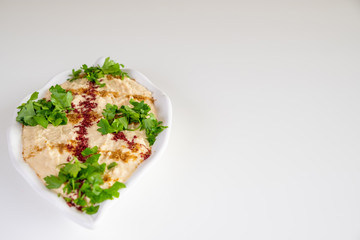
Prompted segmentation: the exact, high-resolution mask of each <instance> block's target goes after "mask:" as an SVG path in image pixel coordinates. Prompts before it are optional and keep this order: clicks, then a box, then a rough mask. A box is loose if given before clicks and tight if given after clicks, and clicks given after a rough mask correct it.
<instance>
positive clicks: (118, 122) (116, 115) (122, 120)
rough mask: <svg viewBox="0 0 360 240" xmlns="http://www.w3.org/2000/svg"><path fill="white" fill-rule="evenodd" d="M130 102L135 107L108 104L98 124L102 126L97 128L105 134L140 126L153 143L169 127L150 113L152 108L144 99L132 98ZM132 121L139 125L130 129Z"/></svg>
mask: <svg viewBox="0 0 360 240" xmlns="http://www.w3.org/2000/svg"><path fill="white" fill-rule="evenodd" d="M130 104H131V105H133V107H130V106H126V105H122V106H121V107H120V108H118V107H117V106H116V105H111V104H108V105H106V108H105V109H104V110H103V113H102V114H103V116H104V118H103V119H101V120H100V121H99V123H98V126H99V127H100V128H98V129H97V130H98V131H99V132H101V134H103V135H105V134H108V133H118V132H119V131H123V130H129V131H133V130H136V129H138V128H139V129H140V130H145V132H146V137H147V140H148V142H149V144H150V145H153V144H154V143H155V140H156V137H157V136H158V135H159V133H161V132H162V131H163V130H164V129H165V128H167V127H166V126H163V125H162V122H161V121H158V120H157V119H156V118H155V115H154V114H153V113H149V112H150V111H151V108H150V106H149V105H148V104H146V103H145V102H144V101H141V102H137V101H135V100H134V99H130ZM130 123H137V124H138V127H137V128H135V129H130V128H129V126H128V125H129V124H130Z"/></svg>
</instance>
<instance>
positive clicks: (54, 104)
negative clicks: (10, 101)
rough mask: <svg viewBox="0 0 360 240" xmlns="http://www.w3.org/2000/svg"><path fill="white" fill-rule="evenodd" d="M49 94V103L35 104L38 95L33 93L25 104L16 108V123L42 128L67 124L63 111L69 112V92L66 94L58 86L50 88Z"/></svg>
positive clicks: (70, 96) (42, 101)
mask: <svg viewBox="0 0 360 240" xmlns="http://www.w3.org/2000/svg"><path fill="white" fill-rule="evenodd" d="M50 92H51V93H52V94H51V101H46V100H45V99H40V100H38V101H36V102H35V100H36V99H37V98H38V95H39V93H38V92H34V93H33V94H32V95H31V97H30V99H29V100H28V101H27V102H26V103H24V104H22V105H21V106H19V107H18V109H20V110H19V112H18V115H17V117H16V121H18V122H20V123H22V124H23V125H26V126H36V125H41V126H42V127H44V128H47V126H48V124H49V123H51V124H52V125H54V126H58V125H65V124H67V121H68V119H67V117H66V113H65V111H67V110H71V101H72V99H73V96H72V94H71V92H67V91H66V90H65V89H63V88H61V86H60V85H56V86H53V87H51V88H50Z"/></svg>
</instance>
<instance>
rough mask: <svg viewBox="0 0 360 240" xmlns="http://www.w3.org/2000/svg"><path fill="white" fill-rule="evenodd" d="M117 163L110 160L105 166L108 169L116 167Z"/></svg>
mask: <svg viewBox="0 0 360 240" xmlns="http://www.w3.org/2000/svg"><path fill="white" fill-rule="evenodd" d="M117 165H118V164H117V162H112V163H110V164H109V165H108V166H107V169H108V170H110V169H112V168H114V167H116V166H117Z"/></svg>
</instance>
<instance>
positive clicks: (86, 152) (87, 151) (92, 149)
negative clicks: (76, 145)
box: [81, 146, 98, 157]
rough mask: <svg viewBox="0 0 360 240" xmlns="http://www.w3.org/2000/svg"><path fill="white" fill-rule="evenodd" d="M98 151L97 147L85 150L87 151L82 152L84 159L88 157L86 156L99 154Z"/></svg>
mask: <svg viewBox="0 0 360 240" xmlns="http://www.w3.org/2000/svg"><path fill="white" fill-rule="evenodd" d="M97 151H98V147H97V146H95V147H93V148H85V150H84V151H82V152H81V155H83V156H84V157H86V156H89V155H91V154H95V153H97Z"/></svg>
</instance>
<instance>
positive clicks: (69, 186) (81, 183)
mask: <svg viewBox="0 0 360 240" xmlns="http://www.w3.org/2000/svg"><path fill="white" fill-rule="evenodd" d="M97 152H98V147H97V146H94V147H93V148H86V149H85V150H84V151H82V152H81V154H82V155H83V156H85V157H87V159H86V161H85V162H84V163H82V162H80V161H79V160H78V159H77V158H76V157H74V158H73V160H72V161H71V162H68V163H64V164H61V165H60V166H61V168H60V171H59V174H58V176H54V175H50V176H47V177H45V178H44V180H45V182H46V184H47V186H46V187H47V188H49V189H56V188H60V187H61V186H62V185H63V184H64V187H63V192H64V193H67V194H72V195H71V196H72V197H64V200H65V201H66V202H69V203H72V204H74V205H75V206H77V208H78V209H81V211H83V212H85V213H87V214H95V213H96V212H97V211H98V209H99V205H98V204H99V203H101V202H103V201H105V200H108V199H114V197H115V198H117V197H119V192H118V191H119V189H121V188H124V187H126V186H125V184H123V183H120V182H115V183H114V184H113V185H112V186H110V187H109V188H108V189H104V188H102V187H101V185H103V184H104V180H103V177H104V173H105V170H106V164H105V163H102V164H99V162H98V160H99V158H100V154H98V153H97ZM115 166H116V163H114V162H113V163H111V164H109V165H108V166H107V168H108V169H111V168H113V167H115Z"/></svg>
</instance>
